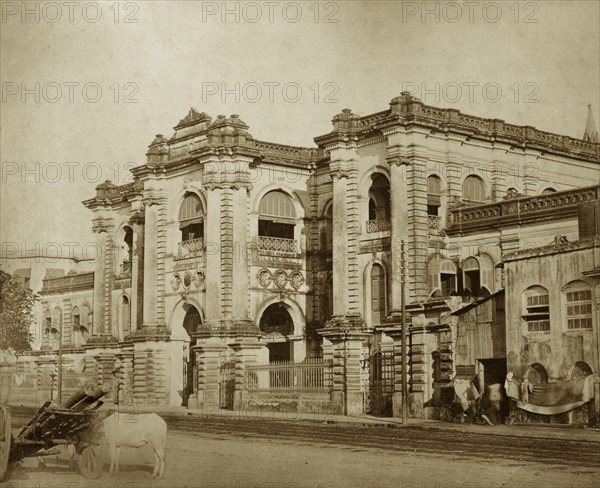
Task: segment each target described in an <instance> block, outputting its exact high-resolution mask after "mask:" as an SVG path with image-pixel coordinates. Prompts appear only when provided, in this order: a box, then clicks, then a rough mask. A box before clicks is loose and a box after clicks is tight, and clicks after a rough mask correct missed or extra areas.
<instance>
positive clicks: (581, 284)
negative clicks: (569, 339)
mask: <svg viewBox="0 0 600 488" xmlns="http://www.w3.org/2000/svg"><path fill="white" fill-rule="evenodd" d="M563 293H564V295H565V301H566V311H567V314H566V315H567V316H566V319H567V329H568V330H577V329H591V328H592V289H591V287H590V285H588V284H587V283H586V282H585V281H579V280H578V281H572V282H571V283H569V284H568V285H567V286H566V287H565V288H564V289H563Z"/></svg>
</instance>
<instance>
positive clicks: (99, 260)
mask: <svg viewBox="0 0 600 488" xmlns="http://www.w3.org/2000/svg"><path fill="white" fill-rule="evenodd" d="M92 225H93V227H92V229H93V231H94V233H95V234H96V249H97V252H98V256H97V257H96V262H95V263H94V264H95V268H94V316H93V323H92V327H93V331H92V335H94V336H101V335H104V334H106V333H107V332H108V331H109V330H110V324H107V322H106V317H105V310H108V313H109V314H110V306H109V304H107V303H106V292H107V290H106V279H107V276H106V275H107V273H106V269H107V264H108V263H107V261H108V257H109V255H111V254H112V249H110V239H109V238H108V236H107V233H108V231H109V230H110V229H111V228H112V225H111V221H110V220H109V219H104V218H101V217H99V218H96V219H94V220H93V221H92ZM108 293H109V294H110V290H108Z"/></svg>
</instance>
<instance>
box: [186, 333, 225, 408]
mask: <svg viewBox="0 0 600 488" xmlns="http://www.w3.org/2000/svg"><path fill="white" fill-rule="evenodd" d="M226 349H227V346H226V345H225V344H224V343H222V342H220V341H218V340H215V341H214V342H209V343H203V344H198V345H196V346H192V351H194V354H195V355H196V372H197V373H196V374H197V383H196V391H195V392H194V394H193V395H191V396H190V398H189V399H188V407H189V408H199V409H202V411H203V412H206V413H213V412H217V411H218V410H219V367H220V361H219V357H220V356H221V354H222V353H223V351H225V350H226ZM183 381H184V382H185V381H186V378H184V379H183Z"/></svg>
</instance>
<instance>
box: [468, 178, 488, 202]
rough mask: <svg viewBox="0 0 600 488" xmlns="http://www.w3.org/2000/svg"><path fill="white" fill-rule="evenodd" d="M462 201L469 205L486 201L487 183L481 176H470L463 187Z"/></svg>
mask: <svg viewBox="0 0 600 488" xmlns="http://www.w3.org/2000/svg"><path fill="white" fill-rule="evenodd" d="M462 195H463V196H462V199H463V201H465V202H467V203H474V204H481V203H485V201H486V190H485V183H484V182H483V180H482V179H481V178H480V177H479V176H475V175H469V176H467V177H466V178H465V181H464V182H463V185H462Z"/></svg>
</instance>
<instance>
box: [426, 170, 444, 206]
mask: <svg viewBox="0 0 600 488" xmlns="http://www.w3.org/2000/svg"><path fill="white" fill-rule="evenodd" d="M441 195H442V180H441V178H440V177H439V176H437V175H431V176H428V177H427V214H428V215H433V216H437V215H439V209H440V206H441V205H442V203H441Z"/></svg>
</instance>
